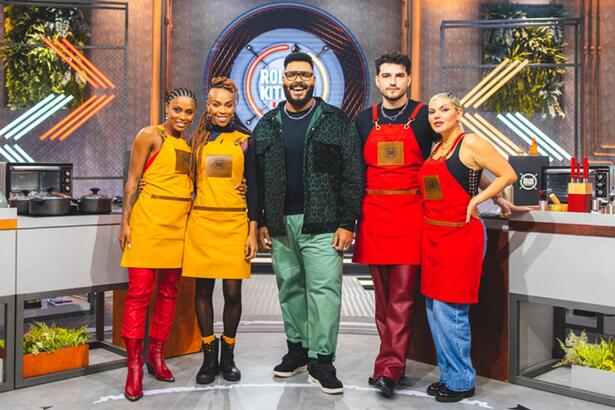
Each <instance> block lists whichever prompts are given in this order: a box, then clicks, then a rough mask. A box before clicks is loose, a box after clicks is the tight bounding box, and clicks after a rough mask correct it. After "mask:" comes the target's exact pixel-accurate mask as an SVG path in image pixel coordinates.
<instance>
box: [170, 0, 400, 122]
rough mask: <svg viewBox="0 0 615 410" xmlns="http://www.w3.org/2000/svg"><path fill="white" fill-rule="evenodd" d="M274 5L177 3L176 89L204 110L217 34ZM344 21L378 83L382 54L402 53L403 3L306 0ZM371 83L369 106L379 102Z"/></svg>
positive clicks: (221, 0)
mask: <svg viewBox="0 0 615 410" xmlns="http://www.w3.org/2000/svg"><path fill="white" fill-rule="evenodd" d="M267 3H271V1H257V0H211V1H206V2H205V1H199V0H182V1H175V2H173V24H174V30H173V86H174V87H179V86H182V87H188V88H191V89H192V90H194V91H195V92H196V93H197V95H198V97H199V111H202V109H203V71H204V68H205V61H206V59H207V56H208V54H209V51H210V50H211V47H212V45H213V43H214V41H215V40H216V38H217V37H218V35H219V34H220V33H221V32H222V31H223V30H224V29H225V28H226V27H227V26H228V25H229V24H230V23H231V22H232V21H233V20H234V19H235V18H236V17H238V16H239V15H241V14H243V13H244V12H246V11H248V10H250V9H252V8H254V7H257V6H260V5H263V4H267ZM303 3H304V4H309V5H311V6H315V7H318V8H321V9H323V10H325V11H327V12H329V13H331V14H332V15H334V16H335V17H336V18H337V19H339V20H340V21H341V22H342V23H343V24H344V25H345V26H346V27H347V28H348V29H349V30H350V32H351V33H352V34H353V35H354V36H355V38H356V39H357V41H358V42H359V44H360V45H361V47H362V49H363V53H364V54H365V58H366V60H367V63H368V66H369V70H370V81H372V83H373V77H374V75H375V71H374V68H373V65H374V64H373V62H374V60H375V59H376V58H377V57H378V56H379V55H380V54H382V53H383V52H385V51H389V50H396V51H399V50H400V49H401V2H400V1H399V0H379V1H370V0H336V1H322V0H321V1H305V2H303ZM374 88H375V86H373V84H370V89H371V97H370V102H372V101H375V100H376V99H377V98H378V93H377V90H376V91H375V90H374Z"/></svg>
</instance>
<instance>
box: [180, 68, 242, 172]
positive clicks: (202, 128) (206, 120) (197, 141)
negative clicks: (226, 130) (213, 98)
mask: <svg viewBox="0 0 615 410" xmlns="http://www.w3.org/2000/svg"><path fill="white" fill-rule="evenodd" d="M215 88H224V89H225V90H227V91H230V92H231V94H233V97H234V99H235V104H237V99H238V92H237V86H236V85H235V83H234V82H233V80H231V79H230V78H227V77H214V78H212V80H211V84H210V87H209V90H210V91H211V90H213V89H215ZM205 107H206V108H205V112H204V113H203V115H202V116H201V121H200V122H199V127H198V128H197V129H196V131H194V132H193V133H192V135H191V137H190V146H191V147H192V155H191V159H190V174H191V176H192V178H194V179H195V180H196V176H197V173H198V170H199V166H200V161H201V155H200V153H201V149H202V148H203V146H204V145H205V144H207V142H208V141H209V137H210V136H211V130H212V128H213V123H212V122H211V115H209V112H208V111H207V106H205ZM232 122H234V123H235V122H238V121H237V118H236V114H233V120H232Z"/></svg>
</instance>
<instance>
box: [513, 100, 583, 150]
mask: <svg viewBox="0 0 615 410" xmlns="http://www.w3.org/2000/svg"><path fill="white" fill-rule="evenodd" d="M515 117H517V118H519V119H520V120H521V121H522V122H523V123H525V124H526V125H527V126H528V127H529V128H530V129H532V130H533V131H534V132H536V134H537V137H539V139H542V140H544V141H545V142H546V143H547V144H549V145H551V146H552V147H553V149H554V150H556V151H557V152H559V153H560V154H562V155H563V156H564V158H566V159H567V160H568V161H570V158H572V156H571V155H570V154H569V153H567V152H566V151H565V150H564V149H563V148H562V147H561V146H559V145H558V144H557V143H556V142H555V141H553V140H552V139H551V138H549V137H548V136H547V135H546V134H545V133H544V132H542V131H541V130H540V129H539V128H538V127H537V126H535V125H534V124H533V123H532V122H531V121H530V120H528V119H527V118H525V117H524V116H523V115H521V113H518V112H517V113H515Z"/></svg>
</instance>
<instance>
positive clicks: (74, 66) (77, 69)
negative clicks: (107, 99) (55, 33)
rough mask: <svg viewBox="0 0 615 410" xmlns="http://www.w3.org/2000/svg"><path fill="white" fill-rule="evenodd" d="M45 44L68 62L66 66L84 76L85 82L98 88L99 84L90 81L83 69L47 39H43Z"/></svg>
mask: <svg viewBox="0 0 615 410" xmlns="http://www.w3.org/2000/svg"><path fill="white" fill-rule="evenodd" d="M43 42H44V43H45V45H47V47H49V48H50V49H52V50H53V51H55V53H56V54H57V55H58V57H60V58H61V59H62V60H63V61H64V62H66V64H68V65H69V66H71V68H73V69H74V70H75V71H76V72H77V73H79V75H80V76H82V77H83V79H84V80H85V81H87V82H89V83H90V84H91V85H92V86H93V87H94V88H98V84H97V83H96V82H92V81H90V79H89V77H88V75H87V74H86V73H85V72H84V71H83V70H82V69H81V67H79V66H78V65H77V64H75V63H74V62H73V61H72V60H71V59H70V58H68V57H66V56H65V55H64V53H63V52H62V51H61V50H60V49H58V47H56V46H55V45H54V44H53V43H52V42H51V41H50V40H49V39H48V38H47V37H43Z"/></svg>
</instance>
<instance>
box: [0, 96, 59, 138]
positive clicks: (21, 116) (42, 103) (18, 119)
mask: <svg viewBox="0 0 615 410" xmlns="http://www.w3.org/2000/svg"><path fill="white" fill-rule="evenodd" d="M54 97H55V94H53V93H51V94H49V95H48V96H47V97H45V98H44V99H43V100H42V101H40V102H39V103H37V104H36V105H35V106H34V107H32V108H30V109H29V110H28V111H26V112H24V113H23V114H21V115H20V116H19V117H17V118H15V119H14V120H13V121H11V122H10V123H9V124H7V125H6V127H4V128H2V129H1V130H0V135H3V134H4V133H5V132H8V131H9V130H10V129H11V128H13V127H14V126H15V125H17V124H18V123H19V122H21V121H22V120H23V119H25V118H26V117H28V116H30V115H32V114H33V113H34V112H35V111H37V110H38V109H39V108H41V107H42V106H43V105H45V104H47V103H48V102H49V100H51V99H52V98H54ZM5 138H7V139H8V138H9V137H5Z"/></svg>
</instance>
